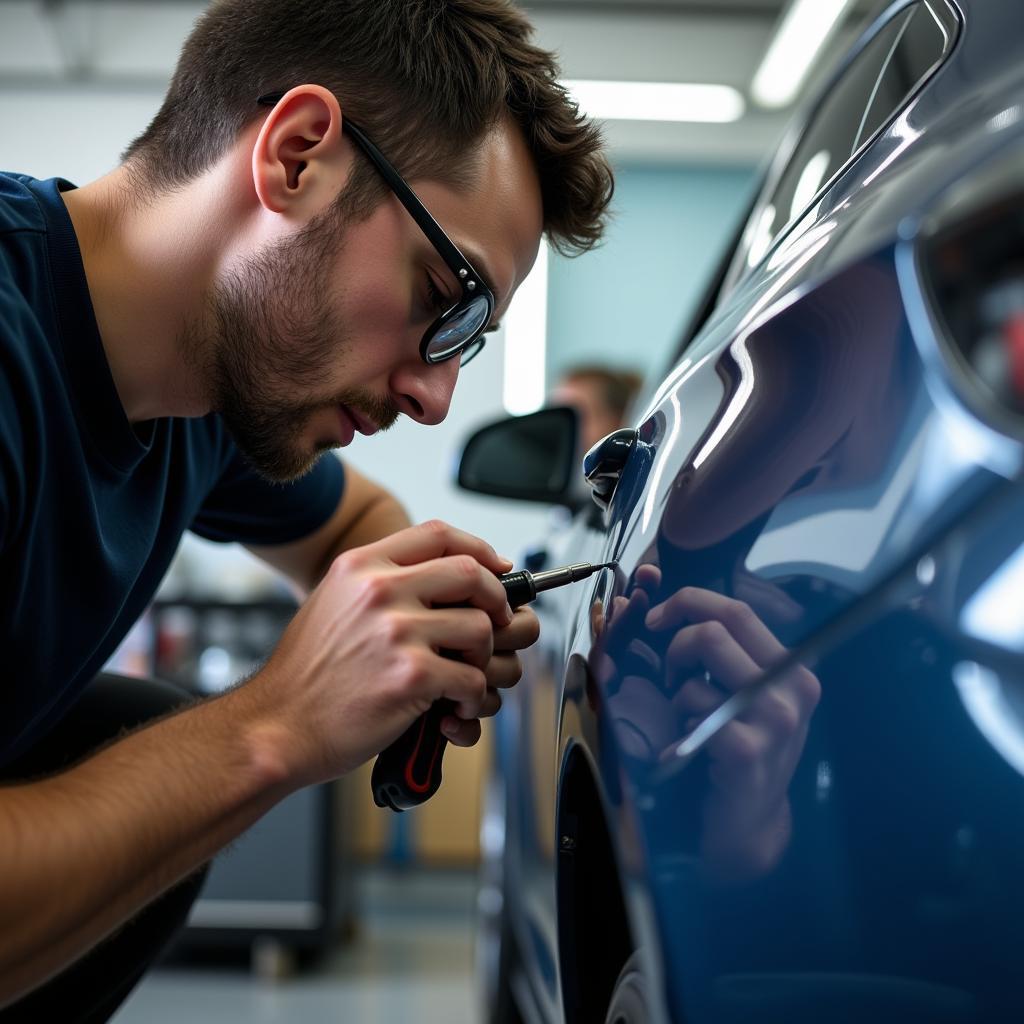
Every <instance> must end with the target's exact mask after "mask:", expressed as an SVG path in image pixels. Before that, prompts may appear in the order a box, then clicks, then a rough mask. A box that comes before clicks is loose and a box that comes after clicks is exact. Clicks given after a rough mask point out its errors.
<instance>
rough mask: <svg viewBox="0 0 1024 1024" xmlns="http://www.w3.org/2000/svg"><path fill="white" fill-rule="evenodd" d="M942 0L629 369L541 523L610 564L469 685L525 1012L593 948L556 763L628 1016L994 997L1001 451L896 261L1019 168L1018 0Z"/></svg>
mask: <svg viewBox="0 0 1024 1024" xmlns="http://www.w3.org/2000/svg"><path fill="white" fill-rule="evenodd" d="M904 6H905V5H903V4H897V5H894V7H893V8H892V9H890V11H888V12H887V14H886V15H885V17H890V16H892V14H893V13H894V11H897V10H899V9H900V8H902V7H904ZM962 8H963V9H962V12H961V13H962V29H961V34H960V38H959V39H958V40H957V43H956V46H955V48H954V50H953V52H952V54H951V55H950V56H949V58H948V59H947V61H946V62H945V64H944V65H943V66H942V67H941V68H940V69H939V70H938V71H937V73H936V74H935V75H934V76H933V77H932V78H931V79H930V80H929V81H928V82H927V83H926V85H925V86H924V88H923V89H922V90H921V91H920V93H919V94H918V95H917V96H916V97H915V98H914V99H913V100H912V101H911V102H910V103H909V105H907V106H905V107H904V108H903V109H902V110H901V111H900V113H899V115H898V116H897V118H896V119H895V121H893V122H892V123H890V124H889V125H888V126H887V127H886V128H885V130H884V131H883V132H882V134H881V135H880V136H878V137H877V138H876V139H874V140H873V141H872V142H871V143H870V144H869V145H868V146H867V148H866V149H865V150H864V151H862V152H861V153H860V154H859V155H858V156H857V157H856V158H855V159H854V161H853V162H852V163H851V164H850V165H849V166H848V167H847V168H846V169H845V170H844V171H843V172H842V173H841V174H840V175H839V177H838V178H836V179H835V180H834V181H832V182H831V183H829V184H828V185H827V187H826V188H825V190H824V191H823V192H822V193H821V194H820V195H818V196H817V197H816V198H815V199H814V201H813V204H812V205H811V207H810V208H809V209H808V210H807V211H806V212H805V213H804V214H803V216H802V217H801V218H800V219H799V220H798V222H796V223H795V224H793V225H791V226H790V228H789V229H788V230H787V231H786V232H784V234H783V235H782V237H781V238H779V239H777V240H776V242H775V244H774V246H773V247H772V249H771V250H770V251H769V252H768V254H767V255H766V256H765V257H764V259H763V260H762V261H761V262H760V263H759V264H758V265H757V266H756V267H754V268H753V269H752V270H750V271H749V272H748V273H746V275H745V276H744V277H742V278H741V279H740V280H739V281H738V282H737V284H736V285H735V287H733V288H732V290H731V291H730V292H729V293H728V294H727V295H726V296H725V297H724V299H723V301H722V302H721V303H720V305H719V307H718V308H717V309H716V311H715V312H714V314H713V316H712V317H711V319H710V320H709V322H708V323H707V324H706V325H705V326H704V328H703V329H702V331H701V332H700V334H699V336H698V337H697V338H696V339H695V341H694V342H693V344H691V345H690V346H689V347H688V348H687V350H686V351H685V353H684V356H683V358H682V359H681V360H680V361H679V362H678V364H677V365H676V366H675V367H674V368H673V369H672V371H671V372H670V373H669V374H668V375H667V377H666V378H665V379H664V381H663V382H662V383H661V385H660V387H658V389H657V392H656V393H655V394H653V395H652V396H651V397H650V401H649V403H648V405H647V408H646V409H645V410H644V412H643V413H642V415H641V416H640V417H639V418H638V420H637V426H638V440H637V443H636V445H635V446H634V450H633V453H632V455H631V457H630V460H629V462H628V463H627V465H626V468H625V471H624V473H623V476H622V478H621V480H620V483H619V486H618V488H617V490H616V492H615V494H614V497H613V499H612V502H611V505H610V508H609V509H608V510H607V512H606V513H604V514H598V513H597V512H596V510H595V511H594V512H589V513H584V514H581V515H580V516H578V517H577V518H576V520H574V522H573V523H572V524H571V526H569V527H568V528H566V529H564V530H562V531H560V532H559V533H558V534H557V535H555V536H554V537H552V538H550V540H549V544H548V551H547V557H548V562H549V564H558V563H563V562H574V561H581V560H589V561H594V562H598V561H608V560H616V561H617V562H618V569H617V571H615V572H612V571H607V572H604V573H602V574H601V575H600V576H599V577H597V578H596V579H595V581H594V582H593V583H592V584H584V585H581V586H579V587H575V588H568V589H566V590H564V591H559V592H554V593H551V594H548V595H544V597H543V599H542V600H541V601H539V602H538V604H537V610H538V614H539V615H540V617H541V622H542V639H541V642H540V644H538V646H537V647H536V648H535V649H534V650H532V651H531V652H529V654H528V656H527V659H526V662H527V666H526V676H525V677H524V680H523V682H522V683H521V684H520V686H519V687H518V688H517V690H516V691H515V692H514V696H512V698H511V699H510V700H509V701H508V702H507V705H506V708H505V710H504V711H503V713H502V716H499V719H498V728H499V751H500V757H501V777H502V778H503V784H504V788H505V801H506V841H507V845H506V852H505V856H504V870H505V876H506V877H505V890H506V893H507V894H510V897H509V898H507V900H506V906H507V913H508V915H509V924H510V927H511V932H512V935H513V937H514V941H515V945H516V950H517V956H518V961H519V964H520V968H521V970H520V971H519V972H518V973H517V975H516V979H515V987H516V991H517V993H518V996H519V1001H520V1004H521V1009H522V1011H523V1013H524V1014H525V1015H526V1016H527V1018H528V1019H534V1018H535V1019H536V1020H539V1021H544V1022H555V1021H562V1020H563V1019H568V1020H574V1019H580V1020H582V1019H586V1018H584V1017H582V1016H580V1011H579V1003H578V998H579V991H580V990H581V989H583V988H585V987H586V986H588V985H592V984H595V983H600V984H601V985H604V986H606V987H607V986H608V985H610V983H611V982H610V980H609V979H598V980H597V981H596V982H595V979H593V978H587V977H585V976H583V974H585V972H581V970H580V968H579V965H577V964H576V963H575V962H574V954H573V944H574V943H578V942H579V940H580V936H579V935H578V934H574V932H573V927H574V925H573V922H572V921H569V920H566V918H565V914H564V913H563V914H562V915H561V918H560V914H559V894H560V888H564V885H565V879H566V877H568V874H570V873H571V871H572V861H573V859H574V858H577V857H580V856H585V851H582V850H577V849H575V848H574V844H573V835H572V827H573V826H572V824H571V823H566V822H565V821H564V820H562V819H561V818H560V804H561V801H562V800H564V798H565V786H566V779H567V777H568V775H569V773H570V772H571V771H572V770H574V766H575V767H576V768H578V766H579V765H581V764H582V765H584V766H585V767H586V768H587V770H588V771H589V772H591V773H592V776H593V781H594V785H595V787H596V790H597V793H598V796H599V802H600V808H601V811H602V813H603V816H604V818H605V821H606V823H607V828H608V833H609V836H610V839H611V844H612V847H613V850H614V855H615V864H616V869H617V874H618V879H619V884H620V886H621V888H622V891H623V896H624V900H625V905H626V910H627V917H628V926H629V935H628V936H626V937H625V941H626V942H627V943H628V946H629V947H631V948H637V949H639V950H640V951H641V956H642V963H643V966H644V973H645V975H646V977H647V979H648V986H649V992H650V996H651V1001H652V1008H651V1020H652V1021H656V1020H671V1021H684V1020H685V1021H687V1022H704V1021H729V1022H731V1021H741V1020H757V1021H758V1022H766V1021H768V1022H773V1021H779V1022H781V1021H786V1022H793V1021H805V1020H806V1021H825V1020H827V1021H846V1020H849V1021H854V1020H857V1021H861V1020H865V1019H870V1020H872V1021H874V1022H878V1021H901V1022H903V1021H928V1022H932V1021H936V1022H937V1021H957V1022H959V1021H968V1020H982V1021H1011V1020H1024V986H1021V985H1020V984H1019V981H1018V977H1017V975H1018V973H1019V969H1018V967H1017V962H1018V960H1019V950H1020V949H1021V948H1022V946H1024V942H1022V940H1024V883H1022V881H1021V873H1022V871H1024V824H1022V823H1021V822H1022V818H1021V815H1020V808H1021V807H1022V805H1024V778H1022V774H1024V689H1022V687H1024V600H1022V595H1024V485H1022V483H1021V477H1020V473H1021V465H1022V454H1024V453H1022V446H1021V441H1020V436H1019V435H1018V434H1016V433H1015V431H1014V429H1013V428H1012V426H1011V427H1010V428H1009V429H1008V428H1007V425H1006V424H1007V422H1008V421H1007V420H1005V419H1002V418H1000V417H998V416H995V415H988V412H987V410H986V408H985V403H984V400H979V399H978V396H977V393H976V392H975V391H974V390H972V386H971V384H970V381H969V380H967V379H965V375H964V371H963V368H962V367H961V366H959V365H958V364H957V362H956V359H955V358H954V357H953V356H952V354H951V351H950V342H949V338H948V334H947V332H946V330H945V327H944V325H943V323H942V321H941V319H940V318H939V317H938V315H937V314H936V311H935V310H934V308H933V305H932V303H931V301H930V299H929V294H928V288H927V281H926V280H925V274H924V273H923V269H922V251H923V247H924V246H925V245H926V244H927V239H928V237H929V236H930V234H931V232H933V231H934V230H936V229H937V226H938V225H941V224H945V223H948V222H951V221H952V222H955V219H956V217H957V215H958V209H959V205H958V204H961V202H962V201H963V197H964V196H968V197H971V198H970V201H971V202H974V201H979V197H981V200H982V201H983V199H984V195H985V188H986V183H987V182H988V181H989V179H990V178H991V175H992V169H993V168H997V169H998V168H1000V167H1004V168H1006V169H1007V174H1008V176H1009V177H1012V176H1013V173H1014V169H1017V170H1024V155H1022V154H1024V120H1022V112H1024V64H1022V62H1021V60H1020V56H1021V44H1020V40H1022V39H1024V7H1022V6H1020V5H1011V4H1002V3H999V4H996V3H982V2H979V3H972V4H966V3H965V4H963V5H962ZM780 162H781V163H784V162H785V153H783V154H782V157H781V158H780ZM770 177H771V175H769V179H770ZM1018 179H1019V180H1020V181H1021V182H1024V175H1018ZM769 185H770V180H769ZM655 607H661V608H662V609H663V613H664V614H663V616H662V618H663V621H662V622H661V623H660V624H659V623H658V622H657V621H655V620H653V619H648V618H647V614H646V613H647V612H648V610H649V609H651V608H655ZM705 673H707V675H705ZM698 698H699V699H698ZM712 699H713V703H714V707H713V708H712V707H703V708H702V707H701V706H700V705H701V701H704V702H705V703H706V702H707V701H708V700H712ZM563 837H564V838H563ZM608 896H609V894H608V893H602V892H595V893H593V899H594V901H596V902H600V901H602V900H603V899H606V898H607V897H608ZM577 927H578V923H577ZM621 938H622V937H616V936H609V937H608V939H607V941H608V942H609V943H612V942H615V941H619V940H620V939H621ZM574 1014H575V1015H574Z"/></svg>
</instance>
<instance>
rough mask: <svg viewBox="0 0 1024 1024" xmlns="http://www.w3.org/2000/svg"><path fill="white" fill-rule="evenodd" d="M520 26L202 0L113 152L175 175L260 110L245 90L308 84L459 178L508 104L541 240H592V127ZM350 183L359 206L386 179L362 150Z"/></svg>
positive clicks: (397, 3) (406, 163)
mask: <svg viewBox="0 0 1024 1024" xmlns="http://www.w3.org/2000/svg"><path fill="white" fill-rule="evenodd" d="M532 33H533V30H532V27H531V26H530V24H529V22H528V21H527V20H526V18H525V16H524V15H523V14H522V12H520V11H519V10H518V9H517V8H516V7H515V6H514V5H513V4H512V3H511V2H509V0H317V2H310V0H215V2H214V3H212V4H211V6H210V7H209V9H208V10H207V11H206V12H205V13H204V14H203V15H202V17H201V18H200V19H199V20H198V22H197V23H196V26H195V28H194V29H193V30H192V33H191V35H190V36H189V37H188V39H187V40H186V42H185V45H184V48H183V49H182V52H181V56H180V58H179V60H178V66H177V68H176V69H175V72H174V77H173V79H172V80H171V84H170V88H169V89H168V92H167V96H166V97H165V99H164V102H163V105H162V106H161V108H160V110H159V112H158V113H157V115H156V117H155V118H154V119H153V122H152V123H151V124H150V126H149V127H148V128H147V129H146V131H145V132H144V133H143V134H142V135H140V136H139V138H137V139H136V140H135V141H134V142H133V143H132V144H131V145H130V146H129V147H128V149H127V150H126V151H125V154H124V160H125V161H126V162H127V164H128V166H129V168H130V169H131V170H132V171H133V172H134V173H135V175H136V176H137V178H138V179H139V180H140V181H142V182H144V183H145V184H146V185H147V186H148V187H151V188H157V189H169V188H174V187H176V186H179V185H181V184H183V183H184V182H186V181H189V180H191V179H192V178H195V177H196V176H197V175H199V174H200V173H202V172H203V171H204V170H206V169H207V168H208V167H210V166H211V165H212V164H213V163H214V162H215V161H216V160H217V159H218V158H219V157H220V156H221V155H222V154H223V153H224V151H225V150H226V149H227V148H228V147H229V146H230V145H231V144H232V143H233V142H234V141H235V139H237V137H238V135H239V133H240V132H241V131H242V130H243V129H244V128H245V127H246V125H248V124H249V123H250V122H251V121H252V120H253V118H255V117H257V116H258V115H259V113H260V110H259V108H258V107H257V105H256V99H257V97H259V96H261V95H263V94H265V93H269V92H273V91H279V90H282V89H290V88H292V87H293V86H296V85H301V84H305V83H315V84H318V85H322V86H324V87H325V88H327V89H329V90H330V91H331V92H333V93H334V94H335V95H336V96H337V97H338V99H339V101H340V102H341V104H342V110H343V112H344V114H345V116H349V115H351V117H352V119H353V120H354V121H355V122H357V123H358V124H359V125H360V126H361V127H363V128H364V129H365V130H366V132H367V133H368V134H369V135H370V137H371V138H372V139H373V140H374V141H375V142H376V143H377V145H378V146H380V148H381V150H382V151H383V152H384V153H385V154H386V155H387V157H388V159H389V160H391V161H392V163H394V164H395V166H396V167H397V168H398V170H399V171H400V172H401V173H402V174H403V175H404V176H406V177H408V178H417V177H419V178H434V179H437V180H442V181H453V182H461V183H464V182H465V180H466V178H467V174H466V171H467V169H468V170H472V166H473V152H474V149H475V147H476V145H477V144H478V143H479V142H480V141H481V140H482V139H483V137H484V136H485V135H486V133H487V132H488V131H489V130H490V129H492V128H493V127H495V126H496V125H497V124H498V123H499V122H500V121H501V120H502V119H503V118H504V117H507V116H511V118H512V119H513V120H514V121H515V122H516V123H517V124H518V125H519V126H520V128H521V129H522V131H523V135H524V137H525V139H526V142H527V145H528V147H529V149H530V151H531V153H532V155H533V159H534V163H535V166H536V168H537V172H538V175H539V178H540V186H541V196H542V200H543V204H544V229H545V231H546V233H547V234H548V236H549V238H550V239H551V241H552V244H553V245H554V246H555V247H556V248H557V249H559V250H560V251H562V252H565V253H572V252H580V251H585V250H587V249H590V248H592V247H593V246H594V245H595V244H596V243H597V242H598V240H599V239H600V237H601V233H602V230H603V220H604V216H605V212H606V209H607V207H608V204H609V202H610V200H611V196H612V190H613V182H612V174H611V170H610V168H609V166H608V162H607V161H606V159H605V157H604V155H603V154H602V142H601V136H600V132H599V130H598V129H597V127H596V126H595V125H594V124H593V123H592V122H590V121H588V120H587V119H586V118H584V117H583V116H582V115H581V114H580V113H579V110H578V109H577V107H576V105H575V104H574V103H573V102H572V100H571V99H570V97H569V96H568V95H567V93H566V92H565V90H564V89H563V87H562V86H561V85H560V84H559V83H558V74H559V68H558V65H557V63H556V61H555V57H554V55H553V54H551V53H549V52H548V51H546V50H543V49H541V48H540V47H538V46H535V45H534V44H533V43H532V42H531V36H532ZM467 164H468V168H467ZM353 190H354V191H355V192H357V193H361V194H364V195H365V196H366V198H367V200H368V205H370V206H372V205H373V203H374V202H375V201H376V199H377V198H379V197H380V196H382V195H383V194H384V193H385V191H386V189H385V187H384V186H383V185H382V183H381V182H380V180H379V178H378V177H377V176H376V175H375V173H374V172H373V170H372V168H371V166H370V164H369V162H368V161H366V160H365V159H364V158H362V156H361V154H360V159H359V162H358V163H357V165H356V170H355V171H354V174H353V178H352V180H351V181H350V182H349V187H348V188H347V189H346V190H345V191H346V192H352V191H353Z"/></svg>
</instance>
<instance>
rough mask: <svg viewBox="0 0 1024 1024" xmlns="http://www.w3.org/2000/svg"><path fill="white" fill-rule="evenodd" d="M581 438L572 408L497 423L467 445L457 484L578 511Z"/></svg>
mask: <svg viewBox="0 0 1024 1024" xmlns="http://www.w3.org/2000/svg"><path fill="white" fill-rule="evenodd" d="M578 438H579V419H578V415H577V413H576V410H575V409H571V408H570V407H569V406H552V407H551V408H548V409H541V410H540V411H539V412H534V413H529V414H528V415H526V416H512V417H509V418H506V419H501V420H496V421H495V422H494V423H488V424H487V425H486V426H483V427H481V428H480V429H479V430H477V431H476V432H475V433H473V434H471V435H470V437H469V439H468V440H467V441H466V444H465V447H464V448H463V450H462V457H461V458H460V459H459V471H458V477H457V481H456V482H457V483H458V486H459V487H461V488H462V489H463V490H465V491H473V492H475V493H476V494H490V495H493V496H494V497H496V498H512V499H513V500H515V501H534V502H542V503H544V504H547V505H568V506H570V507H572V506H575V505H577V504H578V503H579V497H580V481H581V479H582V478H581V476H580V468H579V464H578V463H579V460H578V458H577V445H578V443H579V441H578Z"/></svg>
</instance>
